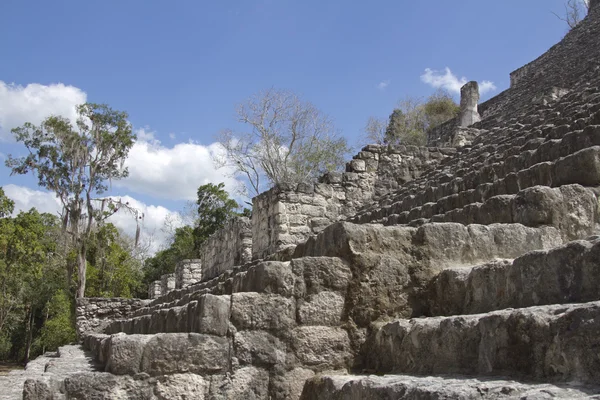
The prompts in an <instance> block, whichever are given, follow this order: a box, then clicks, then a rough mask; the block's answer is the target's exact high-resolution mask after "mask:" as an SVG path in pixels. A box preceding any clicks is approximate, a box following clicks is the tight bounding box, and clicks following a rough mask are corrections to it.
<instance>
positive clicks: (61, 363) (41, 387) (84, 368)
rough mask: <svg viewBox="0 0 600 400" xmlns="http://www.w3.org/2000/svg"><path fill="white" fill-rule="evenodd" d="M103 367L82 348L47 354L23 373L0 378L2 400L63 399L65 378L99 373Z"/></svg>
mask: <svg viewBox="0 0 600 400" xmlns="http://www.w3.org/2000/svg"><path fill="white" fill-rule="evenodd" d="M100 367H101V365H99V364H98V363H97V361H96V360H95V359H94V358H93V357H92V356H91V354H90V353H89V352H87V351H85V350H84V349H83V347H82V346H80V345H68V346H62V347H60V348H59V349H58V351H57V352H50V353H46V354H44V355H43V356H40V357H38V358H36V359H35V360H32V361H30V362H29V363H27V367H26V368H25V369H24V370H15V371H11V372H10V373H9V374H8V375H5V376H0V388H2V389H1V390H0V399H1V400H13V399H21V398H53V399H56V400H59V399H63V398H64V397H62V396H61V394H60V391H61V388H60V384H61V383H62V382H63V381H64V379H65V378H66V377H68V376H70V375H72V374H75V373H80V372H93V371H97V370H98V369H99V368H100ZM25 383H27V384H25ZM24 388H25V390H24ZM53 392H54V393H53Z"/></svg>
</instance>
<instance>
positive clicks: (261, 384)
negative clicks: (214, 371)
mask: <svg viewBox="0 0 600 400" xmlns="http://www.w3.org/2000/svg"><path fill="white" fill-rule="evenodd" d="M210 381H211V383H210V391H209V396H208V398H209V399H213V400H229V399H247V400H263V399H268V398H269V373H268V372H267V371H265V370H263V369H260V368H255V367H243V368H240V369H238V370H236V371H234V373H233V374H232V375H231V376H230V375H229V374H228V375H213V376H211V378H210Z"/></svg>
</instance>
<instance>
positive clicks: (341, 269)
mask: <svg viewBox="0 0 600 400" xmlns="http://www.w3.org/2000/svg"><path fill="white" fill-rule="evenodd" d="M291 268H292V271H293V273H294V275H295V276H296V277H297V280H296V283H295V289H294V292H295V295H296V297H304V296H306V295H311V294H316V293H319V292H321V291H323V290H332V291H338V292H345V291H346V288H347V287H348V284H349V282H350V279H351V278H352V271H351V270H350V268H349V266H348V264H347V263H346V262H345V261H343V260H342V259H340V258H337V257H302V258H296V259H293V260H292V261H291Z"/></svg>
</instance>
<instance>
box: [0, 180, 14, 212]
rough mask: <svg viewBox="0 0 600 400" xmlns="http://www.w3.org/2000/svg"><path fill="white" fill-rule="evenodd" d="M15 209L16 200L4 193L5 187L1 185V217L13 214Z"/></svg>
mask: <svg viewBox="0 0 600 400" xmlns="http://www.w3.org/2000/svg"><path fill="white" fill-rule="evenodd" d="M14 209H15V202H14V201H12V200H11V199H9V198H8V196H6V194H4V189H2V186H0V218H4V217H7V216H9V215H10V214H12V212H13V211H14Z"/></svg>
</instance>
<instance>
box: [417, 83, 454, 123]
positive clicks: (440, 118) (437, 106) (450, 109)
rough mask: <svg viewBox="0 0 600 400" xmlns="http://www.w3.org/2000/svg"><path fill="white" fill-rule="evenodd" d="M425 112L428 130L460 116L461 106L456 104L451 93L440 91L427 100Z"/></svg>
mask: <svg viewBox="0 0 600 400" xmlns="http://www.w3.org/2000/svg"><path fill="white" fill-rule="evenodd" d="M423 112H424V113H425V121H426V128H425V129H426V130H427V129H431V128H433V127H435V126H438V125H441V124H443V123H444V122H446V121H448V120H451V119H452V118H455V117H456V116H458V114H459V113H460V106H459V105H458V104H456V102H455V101H454V99H453V98H452V96H451V95H450V93H448V92H447V91H445V90H441V89H440V90H437V91H436V92H435V93H433V94H432V95H431V96H429V97H428V98H427V102H426V103H425V104H424V108H423Z"/></svg>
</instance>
